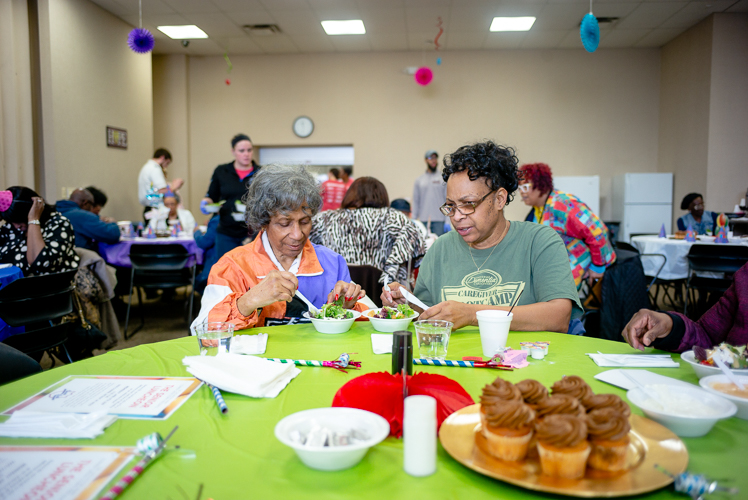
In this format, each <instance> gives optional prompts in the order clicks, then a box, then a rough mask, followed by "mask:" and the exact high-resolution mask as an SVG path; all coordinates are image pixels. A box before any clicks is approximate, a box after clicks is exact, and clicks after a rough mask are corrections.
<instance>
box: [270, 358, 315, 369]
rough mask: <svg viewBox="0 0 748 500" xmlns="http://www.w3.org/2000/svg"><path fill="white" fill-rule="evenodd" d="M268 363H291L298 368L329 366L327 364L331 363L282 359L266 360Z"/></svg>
mask: <svg viewBox="0 0 748 500" xmlns="http://www.w3.org/2000/svg"><path fill="white" fill-rule="evenodd" d="M265 359H267V360H268V361H275V362H276V363H289V364H293V365H298V366H324V367H326V366H329V365H327V364H325V363H329V361H316V360H311V359H282V358H265Z"/></svg>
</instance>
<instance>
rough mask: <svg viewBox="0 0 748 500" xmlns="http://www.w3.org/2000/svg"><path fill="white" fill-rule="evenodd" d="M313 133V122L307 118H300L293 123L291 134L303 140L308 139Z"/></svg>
mask: <svg viewBox="0 0 748 500" xmlns="http://www.w3.org/2000/svg"><path fill="white" fill-rule="evenodd" d="M312 132H314V122H313V121H312V119H311V118H309V117H308V116H300V117H298V118H297V119H295V120H294V121H293V133H294V134H296V135H297V136H299V137H301V138H302V139H303V138H306V137H309V136H310V135H312Z"/></svg>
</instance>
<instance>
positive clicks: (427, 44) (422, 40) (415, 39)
mask: <svg viewBox="0 0 748 500" xmlns="http://www.w3.org/2000/svg"><path fill="white" fill-rule="evenodd" d="M437 33H438V32H437ZM407 36H408V48H409V49H410V50H434V48H435V46H434V38H436V33H408V35H407ZM439 43H440V44H441V37H440V38H439Z"/></svg>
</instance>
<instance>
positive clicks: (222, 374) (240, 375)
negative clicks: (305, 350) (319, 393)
mask: <svg viewBox="0 0 748 500" xmlns="http://www.w3.org/2000/svg"><path fill="white" fill-rule="evenodd" d="M232 342H233V339H232ZM182 363H184V364H185V366H187V371H188V372H190V373H191V374H193V375H194V376H195V377H197V378H199V379H200V380H202V381H204V382H207V383H209V384H211V385H214V386H216V387H218V388H219V389H221V390H223V391H228V392H233V393H236V394H243V395H245V396H249V397H252V398H274V397H276V396H277V395H278V394H280V392H281V391H282V390H283V389H284V388H285V387H286V386H287V385H288V383H289V382H290V381H291V380H292V379H293V378H294V377H296V375H298V374H299V373H301V370H299V369H298V368H296V366H294V365H292V364H287V363H276V362H274V361H268V360H267V359H263V358H258V357H256V356H243V355H240V354H223V355H220V354H219V355H218V356H186V357H185V358H184V359H183V360H182Z"/></svg>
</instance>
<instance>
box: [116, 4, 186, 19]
mask: <svg viewBox="0 0 748 500" xmlns="http://www.w3.org/2000/svg"><path fill="white" fill-rule="evenodd" d="M117 3H119V4H120V5H121V6H122V7H123V8H124V10H125V11H126V12H127V13H128V14H137V13H138V0H117ZM175 12H177V11H176V10H175V9H173V8H171V7H170V6H169V5H167V4H166V3H165V2H163V0H148V1H147V2H143V16H146V15H147V14H174V13H175Z"/></svg>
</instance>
